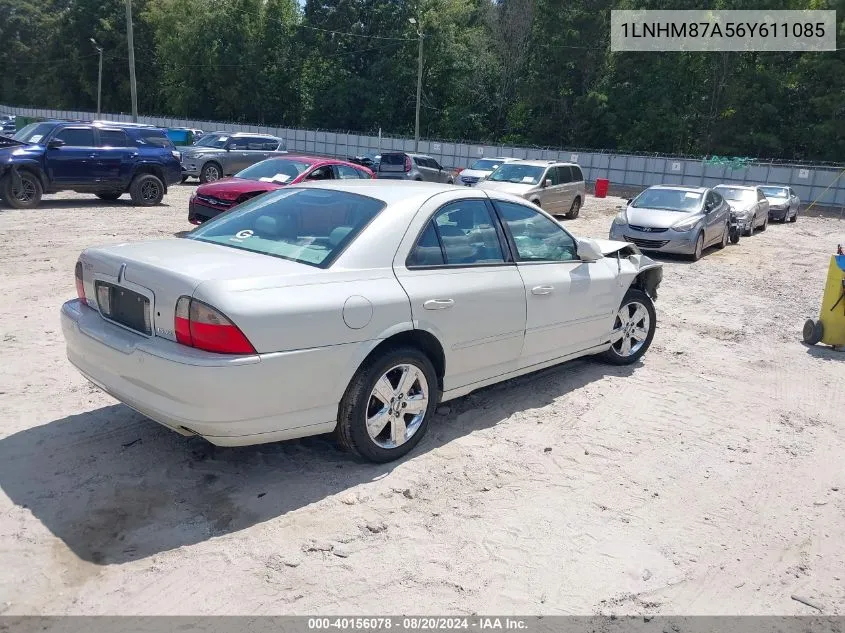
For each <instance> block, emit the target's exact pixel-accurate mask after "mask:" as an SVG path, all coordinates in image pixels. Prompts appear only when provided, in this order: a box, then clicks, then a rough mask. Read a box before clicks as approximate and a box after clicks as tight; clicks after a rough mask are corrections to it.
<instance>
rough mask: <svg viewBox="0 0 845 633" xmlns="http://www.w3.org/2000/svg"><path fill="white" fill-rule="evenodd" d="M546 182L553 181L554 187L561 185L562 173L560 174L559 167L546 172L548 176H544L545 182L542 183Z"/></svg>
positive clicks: (550, 168)
mask: <svg viewBox="0 0 845 633" xmlns="http://www.w3.org/2000/svg"><path fill="white" fill-rule="evenodd" d="M546 180H551V181H552V183H551V184H552V186H553V187H554V186H555V185H559V184H560V182H561V181H560V173H559V172H558V167H549V168H548V169H547V170H546V175H545V176H543V180H541V181H540V182H545V181H546Z"/></svg>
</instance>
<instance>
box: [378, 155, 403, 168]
mask: <svg viewBox="0 0 845 633" xmlns="http://www.w3.org/2000/svg"><path fill="white" fill-rule="evenodd" d="M381 164H382V165H403V166H404V165H405V154H382V155H381Z"/></svg>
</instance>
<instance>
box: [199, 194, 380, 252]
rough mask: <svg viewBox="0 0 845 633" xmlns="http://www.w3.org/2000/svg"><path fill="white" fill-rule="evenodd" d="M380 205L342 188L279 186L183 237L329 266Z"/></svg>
mask: <svg viewBox="0 0 845 633" xmlns="http://www.w3.org/2000/svg"><path fill="white" fill-rule="evenodd" d="M384 206H385V204H384V202H382V201H381V200H375V199H373V198H368V197H366V196H359V195H357V194H353V193H347V192H343V191H326V190H321V189H302V188H290V189H282V190H280V191H275V192H272V193H269V194H266V195H263V196H260V197H258V198H254V199H252V200H249V201H247V202H245V203H244V204H242V205H240V206H238V207H237V209H236V210H235V211H231V212H229V213H225V214H223V215H220V216H218V217H217V218H215V219H214V220H212V221H211V222H208V223H206V224H203V225H202V226H201V227H199V228H198V229H196V230H194V231H192V232H191V233H190V234H188V235H187V236H186V237H187V239H192V240H199V241H201V242H211V243H213V244H220V245H221V246H229V247H231V248H238V249H241V250H245V251H252V252H254V253H262V254H264V255H271V256H273V257H280V258H282V259H289V260H291V261H294V262H299V263H302V264H308V265H309V266H316V267H318V268H327V267H329V266H330V265H331V263H332V262H333V261H334V260H335V259H336V258H337V256H338V255H339V254H340V253H341V252H343V249H344V248H346V246H347V245H348V244H350V243H351V242H352V241H353V240H354V239H355V237H356V236H357V235H358V234H359V233H360V232H361V230H362V229H363V228H364V227H365V226H367V224H368V223H369V222H370V220H372V219H373V218H374V217H375V216H376V215H378V213H379V212H380V211H381V210H382V209H383V208H384Z"/></svg>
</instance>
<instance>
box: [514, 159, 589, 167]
mask: <svg viewBox="0 0 845 633" xmlns="http://www.w3.org/2000/svg"><path fill="white" fill-rule="evenodd" d="M516 162H519V163H520V164H521V165H531V166H533V167H551V166H555V167H560V166H571V167H580V165H579V164H578V163H570V162H567V161H563V160H531V159H518V160H517V161H516Z"/></svg>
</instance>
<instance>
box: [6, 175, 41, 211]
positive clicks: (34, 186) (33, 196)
mask: <svg viewBox="0 0 845 633" xmlns="http://www.w3.org/2000/svg"><path fill="white" fill-rule="evenodd" d="M18 176H19V177H20V184H19V185H18V186H15V185H14V182H13V178H12V175H11V174H9V175H8V176H6V178H5V179H4V180H3V182H2V189H3V196H2V197H3V200H4V201H5V202H6V204H8V205H9V206H10V207H12V208H13V209H34V208H35V207H37V206H38V203H40V202H41V196H42V195H44V188H43V187H42V186H41V181H40V180H39V179H38V176H36V175H35V174H33V173H32V172H31V171H25V170H22V171H18Z"/></svg>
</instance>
